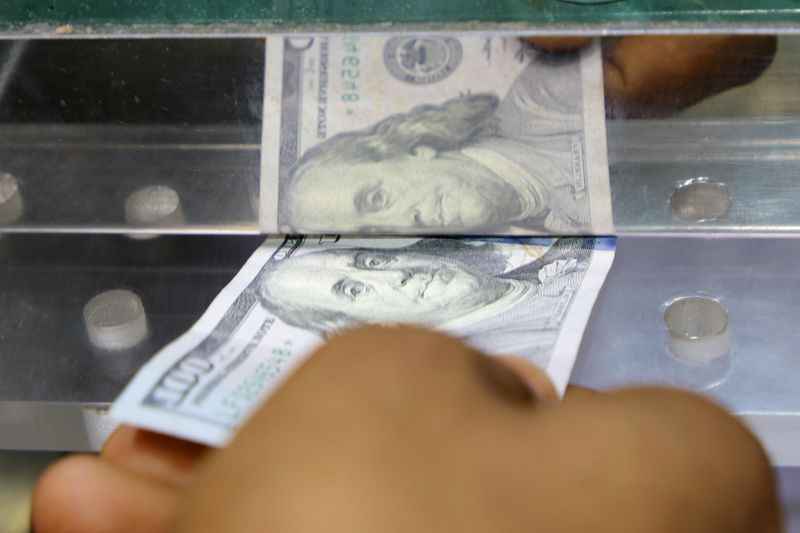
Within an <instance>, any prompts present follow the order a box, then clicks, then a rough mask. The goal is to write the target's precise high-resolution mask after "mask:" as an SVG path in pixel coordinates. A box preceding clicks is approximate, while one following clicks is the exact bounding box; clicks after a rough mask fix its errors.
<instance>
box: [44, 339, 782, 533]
mask: <svg viewBox="0 0 800 533" xmlns="http://www.w3.org/2000/svg"><path fill="white" fill-rule="evenodd" d="M553 398H555V396H554V395H553V389H552V386H550V388H548V386H547V378H546V377H545V376H544V374H543V373H542V372H541V371H539V370H537V369H536V368H535V367H532V366H530V365H529V364H527V363H525V362H524V361H522V360H498V359H490V358H488V357H487V356H485V355H483V354H480V353H478V352H476V351H475V350H474V349H472V348H470V347H468V346H467V345H465V344H463V343H461V342H459V341H457V340H455V339H452V338H450V337H447V336H444V335H441V334H437V333H432V332H429V331H425V330H418V329H411V328H366V329H362V330H358V331H354V332H351V333H348V334H345V335H342V336H339V337H337V338H336V339H335V340H334V341H332V342H331V343H329V344H327V345H326V346H325V347H323V348H321V349H320V350H319V351H318V352H317V354H316V355H315V356H314V357H312V358H310V359H309V360H308V362H307V363H305V364H304V365H303V366H302V367H301V368H300V369H299V370H298V371H297V372H296V373H295V374H293V376H292V377H291V378H290V379H289V380H288V381H287V382H286V383H285V384H284V386H283V387H282V388H281V389H280V390H279V391H278V392H277V393H276V394H275V395H274V396H273V398H272V399H271V400H270V401H269V402H268V403H267V404H266V405H265V406H264V407H263V408H262V409H261V410H260V411H259V412H258V413H257V414H256V415H255V416H254V417H253V419H252V420H251V422H250V423H249V424H248V425H247V426H246V427H245V428H244V429H243V430H242V432H241V433H240V434H239V435H238V437H237V438H236V439H235V440H234V441H233V443H232V444H231V446H230V447H229V448H227V449H224V450H222V451H218V452H211V453H208V454H206V453H205V452H202V449H200V448H195V447H190V448H185V449H182V448H181V445H180V444H179V443H178V442H177V441H174V440H173V439H168V438H164V439H165V440H163V441H162V442H161V445H162V446H161V447H159V446H158V445H157V443H158V439H159V438H160V437H158V436H154V435H152V434H146V433H138V434H133V433H131V431H132V430H130V429H124V430H122V432H123V435H122V436H121V437H120V436H117V437H115V439H116V442H115V441H114V440H112V441H111V442H110V444H109V446H108V447H107V448H106V450H105V451H104V453H103V454H102V455H101V457H100V458H99V459H91V458H79V459H71V460H68V461H70V463H69V464H67V466H66V467H64V466H63V463H62V466H61V467H59V466H56V467H55V468H54V469H53V470H52V471H51V473H50V474H48V475H47V476H45V478H44V480H43V481H42V482H41V484H40V487H39V490H38V493H37V498H36V504H35V507H34V523H35V525H36V527H37V531H41V532H44V533H50V532H58V531H78V530H79V531H83V532H86V533H93V532H95V531H97V532H101V531H102V532H115V531H130V530H131V527H132V525H135V526H137V527H136V530H137V531H142V532H150V531H152V532H160V531H173V530H174V528H175V524H176V523H178V524H180V526H179V527H178V531H192V532H193V533H202V532H212V531H329V532H334V533H336V532H340V531H341V532H344V531H348V532H351V531H383V532H389V533H391V532H394V531H437V532H445V533H446V532H451V531H452V532H455V531H458V532H472V531H476V532H477V531H498V530H502V531H510V532H514V531H530V528H531V527H532V525H535V526H536V527H537V528H541V529H542V530H545V531H556V530H557V531H564V532H573V531H574V532H579V531H589V530H591V531H597V532H606V531H607V532H611V531H613V532H615V533H617V532H619V531H660V530H663V531H682V532H686V533H693V532H698V533H699V532H701V531H702V532H703V533H714V532H717V531H719V532H723V531H724V532H725V533H735V532H737V531H742V532H745V531H746V532H748V533H750V532H753V531H757V532H760V533H767V532H773V531H778V529H777V518H776V517H777V515H776V513H775V502H774V494H773V492H772V488H771V485H770V483H771V480H770V478H769V469H768V468H767V465H766V462H765V460H764V458H763V454H762V453H761V451H760V449H759V448H758V446H757V444H755V441H754V440H753V438H752V437H751V436H750V435H749V434H747V433H746V431H745V430H743V429H742V428H741V426H739V425H738V423H736V422H734V421H733V419H732V418H730V417H729V416H728V415H726V414H724V413H722V412H721V411H720V410H718V409H717V408H715V407H713V406H711V405H710V404H708V403H707V402H705V401H703V400H700V399H697V398H695V397H692V396H688V395H686V394H682V393H676V392H668V391H658V390H637V391H627V392H620V393H613V394H608V395H596V394H591V393H589V392H583V391H578V392H571V394H570V395H568V396H567V401H566V402H564V403H562V404H556V403H555V402H553V401H551V400H552V399H553ZM124 433H127V435H125V434H124ZM135 435H138V437H136V436H135ZM115 447H116V450H114V448H115ZM126 454H127V455H128V456H129V457H126ZM143 455H144V456H146V457H145V458H143V457H142V456H143ZM130 456H136V457H133V458H132V457H130ZM697 472H703V474H702V476H699V475H697ZM78 479H79V480H80V487H81V490H80V491H76V490H75V486H76V480H78ZM90 501H91V509H92V512H87V511H86V509H87V505H88V502H90ZM675 501H681V502H684V503H683V504H682V507H681V509H680V511H681V512H675V511H676V509H675V508H674V502H675ZM618 502H625V504H624V507H623V508H621V507H620V506H619V505H618ZM54 515H55V516H54ZM658 528H661V529H658Z"/></svg>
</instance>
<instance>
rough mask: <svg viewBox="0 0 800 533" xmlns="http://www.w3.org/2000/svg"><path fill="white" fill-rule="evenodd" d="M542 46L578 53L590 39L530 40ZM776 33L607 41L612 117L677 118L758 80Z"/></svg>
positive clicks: (605, 63)
mask: <svg viewBox="0 0 800 533" xmlns="http://www.w3.org/2000/svg"><path fill="white" fill-rule="evenodd" d="M525 40H526V41H527V42H529V43H531V44H533V45H534V46H536V47H538V48H542V49H544V50H549V51H553V52H564V51H569V50H574V49H576V48H579V47H581V46H583V45H585V44H586V43H587V42H588V41H589V40H590V39H587V38H582V37H531V38H526V39H525ZM776 49H777V38H776V37H775V36H772V35H629V36H624V37H616V38H609V39H607V40H606V41H604V48H603V79H604V85H605V95H606V114H607V115H608V116H610V117H654V116H666V115H671V114H674V113H676V112H678V111H680V110H682V109H685V108H687V107H689V106H691V105H692V104H695V103H697V102H699V101H701V100H703V99H705V98H708V97H709V96H713V95H714V94H717V93H720V92H722V91H724V90H727V89H730V88H732V87H736V86H738V85H744V84H746V83H750V82H751V81H753V80H755V79H757V78H758V77H759V76H760V75H761V74H762V73H763V72H764V70H766V68H767V67H768V66H769V65H770V63H771V62H772V59H773V58H774V56H775V51H776Z"/></svg>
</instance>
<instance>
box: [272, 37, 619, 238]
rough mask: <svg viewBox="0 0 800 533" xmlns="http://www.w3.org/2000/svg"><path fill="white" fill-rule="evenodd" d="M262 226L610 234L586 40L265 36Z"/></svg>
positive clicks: (601, 122) (601, 119)
mask: <svg viewBox="0 0 800 533" xmlns="http://www.w3.org/2000/svg"><path fill="white" fill-rule="evenodd" d="M266 56H267V60H266V70H265V72H266V74H265V102H264V121H263V124H264V129H263V137H262V166H261V208H260V213H261V214H260V218H261V220H260V224H261V227H262V229H263V230H264V231H265V232H266V233H314V232H317V233H332V232H333V233H358V234H363V233H366V232H379V233H384V234H387V233H388V234H413V235H419V234H427V233H435V234H459V233H460V234H470V235H476V234H482V235H508V234H526V235H531V234H546V235H565V234H574V235H579V234H582V235H586V234H595V235H608V234H611V233H613V229H612V221H611V202H610V191H609V180H608V162H607V153H606V137H605V113H604V102H603V80H602V65H601V57H600V50H599V45H598V44H595V45H594V46H590V47H588V48H586V49H584V50H583V51H582V52H576V53H571V54H549V53H544V52H541V51H537V50H535V49H534V48H532V47H530V46H529V45H526V44H524V43H523V42H522V41H520V40H519V39H518V38H515V37H511V36H508V37H504V36H497V35H494V36H482V35H478V34H469V35H440V34H431V35H408V34H405V35H396V36H392V35H383V34H348V33H338V34H330V35H324V34H319V35H309V36H303V35H298V34H292V35H271V36H269V38H268V40H267V44H266Z"/></svg>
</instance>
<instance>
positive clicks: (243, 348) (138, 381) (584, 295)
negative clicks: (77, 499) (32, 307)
mask: <svg viewBox="0 0 800 533" xmlns="http://www.w3.org/2000/svg"><path fill="white" fill-rule="evenodd" d="M613 255H614V240H613V239H606V238H516V237H506V238H492V239H479V238H468V239H454V238H435V237H430V238H425V237H423V238H378V237H375V238H370V239H368V238H348V239H345V238H342V239H339V238H337V237H286V238H274V239H268V240H267V241H266V242H265V243H264V244H263V245H262V246H261V247H260V248H259V249H258V250H257V251H256V252H255V253H254V254H253V256H252V257H251V258H250V259H249V260H248V261H247V263H246V264H245V265H244V267H243V268H242V269H241V271H240V272H239V273H238V274H237V275H236V277H235V278H234V279H233V280H232V281H231V283H230V284H229V285H228V286H227V287H226V288H225V289H224V290H223V291H222V292H221V293H220V294H219V295H218V296H217V298H216V299H215V300H214V301H213V302H212V304H211V306H210V307H209V308H208V310H207V311H206V312H205V313H204V314H203V316H202V317H201V318H200V320H199V321H198V322H197V323H196V324H195V325H194V326H192V328H191V329H190V330H189V331H188V332H186V333H185V334H184V335H183V336H181V337H179V338H178V339H177V340H175V341H174V342H172V343H171V344H169V345H167V346H166V347H165V348H163V349H162V350H161V351H160V352H159V353H158V354H156V355H155V356H154V357H153V358H152V359H151V360H150V361H149V362H148V363H147V364H146V365H145V366H144V367H143V368H142V369H141V370H140V371H139V373H138V374H137V375H136V376H135V377H134V379H133V380H132V381H131V383H130V384H129V385H128V386H127V387H126V388H125V390H124V391H123V393H122V394H121V395H120V397H119V398H118V399H117V401H116V402H115V403H114V406H113V408H112V410H111V416H112V417H113V418H115V419H116V420H118V421H120V422H122V423H127V424H131V425H134V426H138V427H142V428H146V429H151V430H154V431H158V432H162V433H166V434H169V435H174V436H176V437H181V438H185V439H189V440H193V441H197V442H202V443H205V444H210V445H222V444H225V443H226V442H227V441H228V440H229V439H230V438H231V436H232V435H233V434H234V433H235V431H236V430H237V429H238V428H239V427H240V426H241V425H242V423H243V422H244V421H245V420H246V419H247V418H248V416H249V415H250V414H251V413H252V412H253V411H254V410H255V409H256V408H257V407H258V406H259V405H260V404H261V402H262V401H263V400H264V399H265V398H266V397H267V396H268V395H269V393H270V392H271V391H273V390H274V389H275V388H276V387H277V386H278V385H279V384H280V383H281V382H282V381H283V379H284V378H285V377H286V375H287V374H288V373H289V372H290V371H291V370H292V369H293V368H294V367H295V366H296V365H297V364H298V363H299V362H301V361H302V360H303V359H304V358H305V357H306V356H307V355H309V354H310V353H311V352H312V351H313V350H314V348H315V347H317V346H318V345H319V344H320V343H322V342H324V341H325V339H327V338H329V337H330V336H332V335H335V334H337V333H338V332H341V331H344V330H346V329H348V328H351V327H353V326H356V325H359V324H397V323H410V324H420V325H425V326H429V327H432V328H435V329H438V330H441V331H445V332H447V333H450V334H452V335H454V336H457V337H459V338H462V339H464V340H465V341H466V342H468V343H470V344H472V345H473V346H475V347H477V348H479V349H481V350H483V351H484V352H486V353H489V354H505V355H516V356H519V357H525V358H527V359H528V360H530V361H532V362H533V363H535V364H537V365H539V366H540V367H541V368H543V369H545V370H546V372H547V373H548V375H549V376H550V378H551V379H552V380H553V382H554V384H555V385H556V388H557V389H558V391H559V392H560V393H563V391H564V389H565V388H566V385H567V381H568V379H569V375H570V372H571V371H572V366H573V363H574V361H575V356H576V354H577V351H578V347H579V345H580V341H581V337H582V335H583V330H584V328H585V326H586V323H587V321H588V319H589V314H590V312H591V309H592V305H593V304H594V301H595V299H596V298H597V294H598V292H599V290H600V287H601V286H602V284H603V281H604V280H605V277H606V274H607V272H608V269H609V268H610V266H611V262H612V260H613Z"/></svg>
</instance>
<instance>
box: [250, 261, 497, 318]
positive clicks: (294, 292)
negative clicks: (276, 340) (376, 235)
mask: <svg viewBox="0 0 800 533" xmlns="http://www.w3.org/2000/svg"><path fill="white" fill-rule="evenodd" d="M511 286H512V283H511V282H509V281H508V280H503V279H499V278H497V277H495V276H492V275H490V274H488V273H487V272H485V271H483V270H481V269H479V268H475V267H474V266H471V265H468V264H466V263H465V262H461V261H459V260H457V259H455V258H452V257H444V256H442V255H432V254H426V253H421V252H418V251H413V250H411V249H388V250H387V249H363V248H360V249H344V250H341V249H340V250H325V251H319V252H313V253H308V254H305V255H301V256H297V257H292V258H289V259H285V260H283V261H281V262H280V263H277V264H275V265H272V266H271V267H269V268H268V269H266V270H265V271H264V272H263V273H262V275H261V280H260V286H259V288H258V291H259V293H260V296H261V299H262V302H263V303H265V304H266V305H267V306H268V307H269V308H270V309H271V310H273V311H274V312H276V314H278V316H280V317H281V318H283V319H284V320H286V321H287V322H289V323H291V324H294V325H300V326H304V327H307V328H308V329H315V330H323V331H328V330H331V329H334V330H335V329H340V328H343V327H347V326H352V325H355V324H358V323H372V324H376V323H377V324H381V323H383V324H388V323H417V324H427V325H430V326H436V325H437V324H442V323H446V322H448V321H451V320H453V319H456V318H459V317H463V316H465V315H468V314H470V313H473V312H475V311H477V310H479V309H481V308H483V307H484V306H486V305H487V304H489V303H492V302H495V301H497V300H498V299H501V298H502V297H503V296H505V295H506V294H507V293H508V292H509V291H510V290H511Z"/></svg>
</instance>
